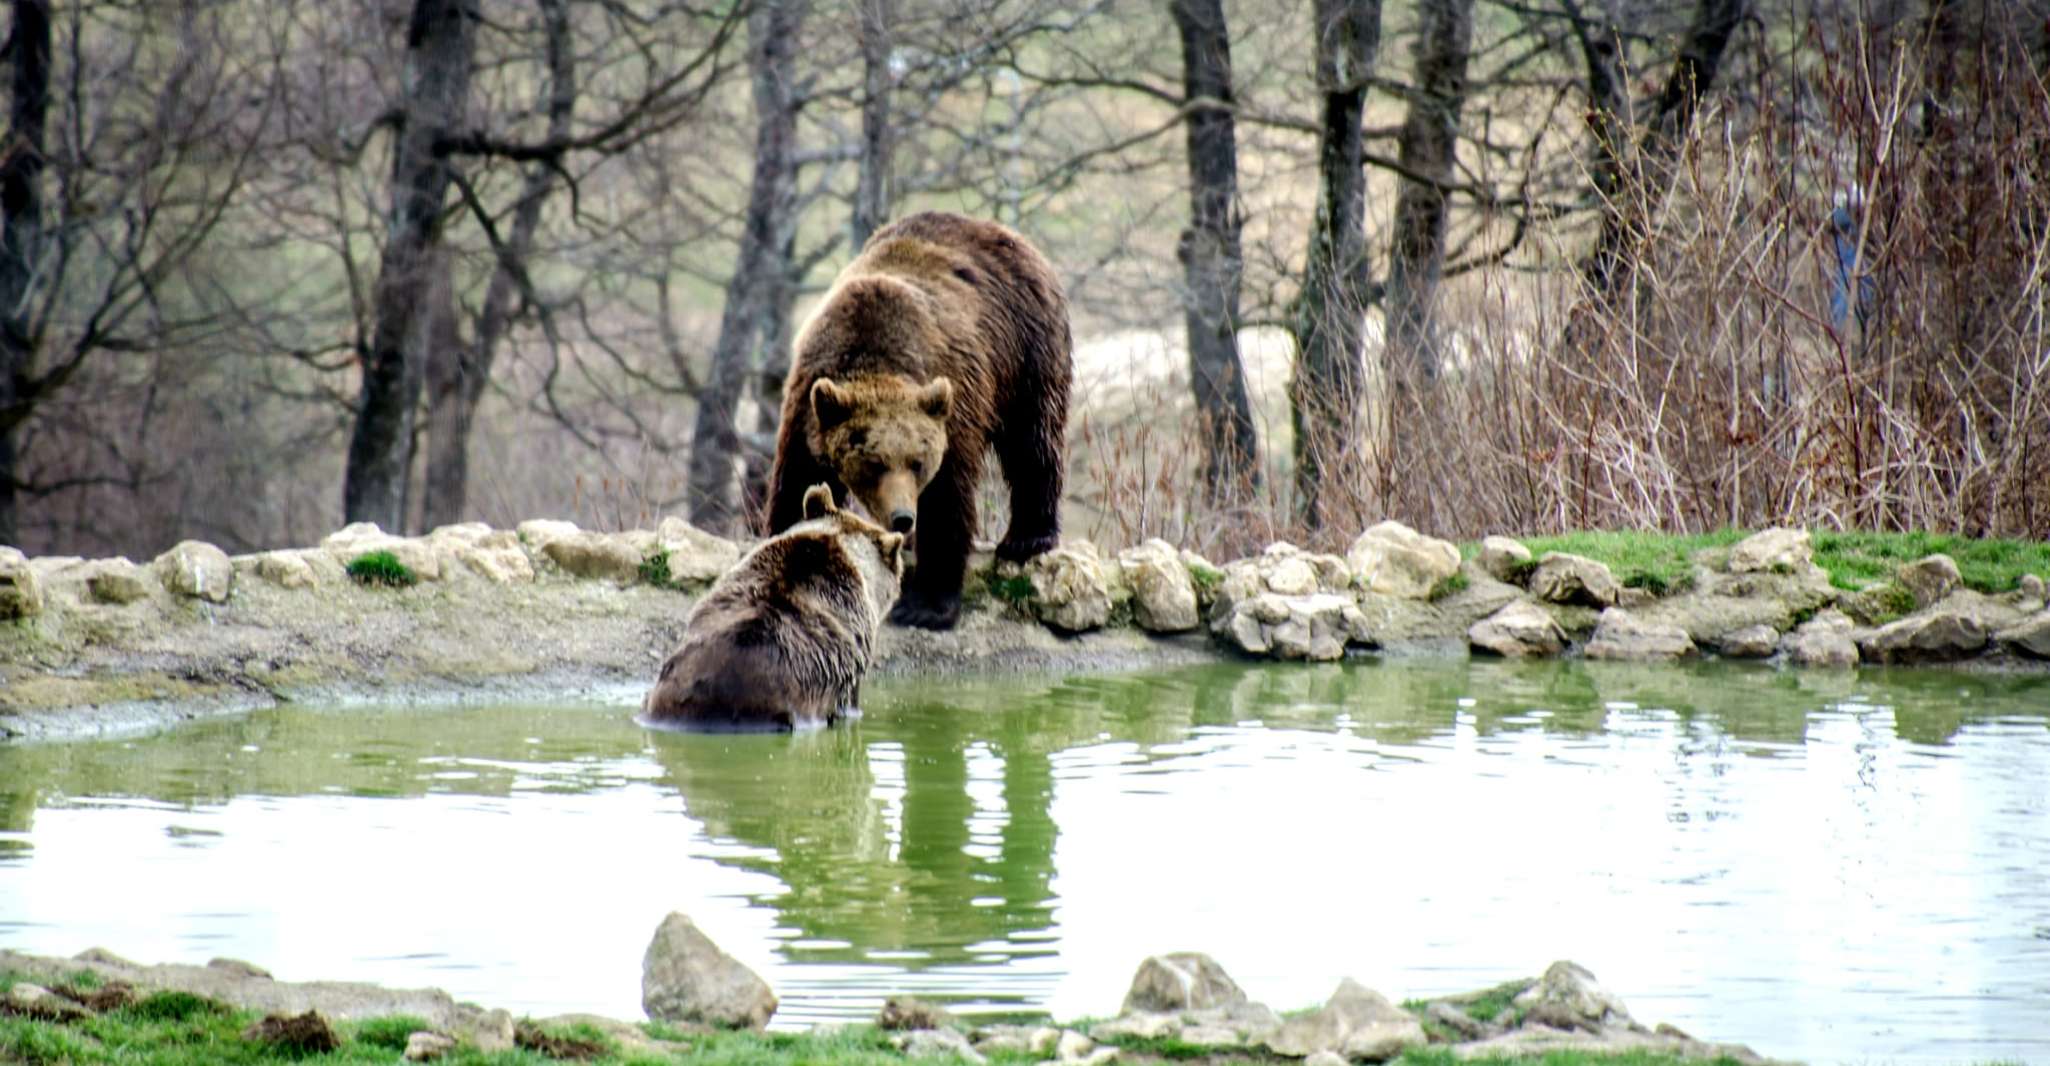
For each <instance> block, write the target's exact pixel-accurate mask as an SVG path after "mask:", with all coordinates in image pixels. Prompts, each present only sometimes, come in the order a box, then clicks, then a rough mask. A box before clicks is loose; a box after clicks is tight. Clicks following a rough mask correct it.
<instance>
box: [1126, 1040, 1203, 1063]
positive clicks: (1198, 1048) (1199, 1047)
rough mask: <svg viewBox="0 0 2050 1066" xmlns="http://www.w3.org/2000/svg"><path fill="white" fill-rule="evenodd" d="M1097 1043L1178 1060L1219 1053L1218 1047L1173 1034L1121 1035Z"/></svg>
mask: <svg viewBox="0 0 2050 1066" xmlns="http://www.w3.org/2000/svg"><path fill="white" fill-rule="evenodd" d="M1097 1043H1099V1044H1108V1045H1110V1046H1111V1047H1115V1048H1118V1049H1120V1050H1122V1051H1129V1052H1131V1053H1132V1054H1134V1055H1145V1056H1148V1057H1151V1058H1156V1059H1169V1060H1177V1061H1178V1060H1182V1059H1209V1058H1210V1057H1212V1056H1214V1055H1216V1054H1217V1049H1216V1048H1213V1047H1209V1046H1207V1045H1204V1044H1191V1043H1189V1042H1187V1041H1185V1040H1182V1039H1180V1038H1178V1037H1172V1036H1119V1037H1111V1038H1110V1039H1108V1040H1099V1041H1097ZM1122 1057H1123V1056H1120V1058H1122Z"/></svg>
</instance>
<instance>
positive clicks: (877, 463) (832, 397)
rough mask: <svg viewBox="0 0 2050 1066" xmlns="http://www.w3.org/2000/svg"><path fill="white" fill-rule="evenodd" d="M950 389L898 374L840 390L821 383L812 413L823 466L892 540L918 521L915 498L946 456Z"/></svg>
mask: <svg viewBox="0 0 2050 1066" xmlns="http://www.w3.org/2000/svg"><path fill="white" fill-rule="evenodd" d="M953 409H954V383H953V382H951V381H948V380H947V379H946V378H934V379H933V380H931V381H929V382H927V383H925V384H923V385H920V384H917V383H915V382H912V381H910V380H907V379H905V378H902V377H898V376H896V375H877V376H874V377H864V378H862V379H860V380H859V381H852V382H848V383H846V384H842V383H840V382H836V381H834V380H832V379H831V378H820V379H819V380H817V381H815V382H813V383H812V386H811V411H812V420H813V424H814V426H815V427H816V428H817V432H818V435H819V443H820V444H821V445H822V446H823V450H822V452H821V453H820V454H821V456H822V458H824V460H825V463H826V466H827V467H828V468H829V469H831V470H832V471H833V473H834V475H835V476H837V477H838V478H839V479H840V483H841V484H842V485H845V486H847V491H848V492H849V493H851V494H853V496H854V498H855V499H857V500H860V501H861V506H862V507H863V508H865V509H866V510H867V511H868V513H869V514H870V515H872V516H874V517H875V519H876V520H877V521H879V522H882V523H884V524H885V525H887V526H889V527H890V531H891V532H893V533H909V532H911V529H912V527H913V526H914V525H915V524H917V521H918V494H919V493H921V492H923V491H925V486H926V484H927V483H928V482H930V481H931V480H932V479H933V476H934V475H936V474H938V473H939V470H940V463H941V462H942V461H943V460H945V459H946V457H947V415H948V414H950V413H951V412H952V411H953Z"/></svg>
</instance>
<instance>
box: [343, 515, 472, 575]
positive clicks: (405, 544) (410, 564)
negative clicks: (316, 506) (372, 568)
mask: <svg viewBox="0 0 2050 1066" xmlns="http://www.w3.org/2000/svg"><path fill="white" fill-rule="evenodd" d="M442 543H446V541H444V542H442ZM320 548H321V550H322V551H324V552H326V553H327V554H328V555H329V556H330V557H332V558H333V559H334V560H335V561H336V562H338V563H340V564H342V566H343V567H344V568H345V569H346V568H347V567H348V565H349V564H350V563H352V562H355V561H356V560H357V559H359V558H361V557H363V556H365V555H368V554H369V553H371V552H390V553H391V554H392V557H393V558H395V559H397V560H398V561H399V565H401V566H404V567H405V568H406V569H408V570H411V571H412V572H413V576H414V577H417V578H419V579H420V580H422V581H440V580H441V549H440V545H439V544H437V543H436V542H435V541H433V540H431V539H428V538H423V537H395V536H392V535H391V534H389V533H386V532H385V531H384V530H382V529H379V528H378V526H377V523H375V522H351V523H350V524H348V525H346V526H343V527H342V528H340V529H338V530H335V531H334V532H333V533H330V534H328V535H327V536H326V537H325V538H323V539H322V540H321V542H320Z"/></svg>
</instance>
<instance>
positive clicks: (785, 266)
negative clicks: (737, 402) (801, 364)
mask: <svg viewBox="0 0 2050 1066" xmlns="http://www.w3.org/2000/svg"><path fill="white" fill-rule="evenodd" d="M796 222H797V220H796V218H794V217H786V218H785V219H784V226H783V244H782V250H781V251H780V252H779V253H778V254H777V259H776V264H775V267H774V270H775V275H776V286H775V289H774V291H773V292H772V293H771V294H770V296H769V299H768V306H767V308H766V309H765V310H764V312H763V315H762V358H761V367H760V369H759V370H757V371H756V373H755V409H756V410H757V411H759V412H761V418H762V422H761V427H760V431H759V432H757V433H756V434H755V440H754V443H753V444H752V445H750V446H749V447H747V448H746V449H744V450H745V452H746V454H747V462H746V464H745V466H744V470H743V473H742V475H741V476H742V493H743V498H744V499H745V500H746V502H747V506H748V508H749V511H748V514H747V515H746V518H747V520H748V521H749V522H750V523H752V525H753V526H754V527H757V528H760V527H766V526H767V525H768V521H769V513H768V506H769V473H770V471H771V470H772V469H774V467H775V461H776V435H777V433H778V432H779V431H780V430H781V429H782V427H781V426H780V425H778V424H777V422H776V420H777V419H779V418H781V417H782V413H783V379H785V378H787V377H789V376H790V343H791V340H792V333H793V330H792V328H791V326H792V323H791V312H792V311H793V310H795V308H796V306H797V283H798V280H799V279H798V277H797V269H796V266H795V265H794V264H795V260H796V257H797V232H796Z"/></svg>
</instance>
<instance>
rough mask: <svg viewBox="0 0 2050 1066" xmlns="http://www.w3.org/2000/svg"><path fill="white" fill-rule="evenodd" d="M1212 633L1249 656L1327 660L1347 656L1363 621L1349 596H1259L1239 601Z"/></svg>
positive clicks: (1362, 637) (1361, 637) (1363, 634)
mask: <svg viewBox="0 0 2050 1066" xmlns="http://www.w3.org/2000/svg"><path fill="white" fill-rule="evenodd" d="M1213 631H1214V632H1216V633H1217V635H1219V636H1220V637H1223V638H1224V640H1225V642H1226V643H1227V644H1230V645H1232V646H1234V647H1236V648H1238V649H1239V650H1240V651H1243V652H1246V653H1247V654H1249V655H1271V656H1273V657H1274V658H1277V659H1308V660H1312V661H1319V662H1329V661H1332V660H1336V659H1342V658H1344V657H1345V646H1346V644H1347V643H1348V642H1350V641H1359V642H1362V643H1364V642H1365V641H1366V639H1367V619H1366V615H1365V614H1363V613H1362V612H1361V611H1360V609H1359V605H1358V604H1356V603H1354V602H1353V600H1352V598H1351V597H1349V596H1343V595H1339V594H1337V593H1332V592H1313V593H1310V594H1308V595H1303V596H1283V595H1279V594H1277V593H1273V592H1263V593H1260V594H1258V595H1256V596H1253V597H1251V598H1250V599H1246V600H1242V601H1240V602H1239V603H1238V604H1237V605H1236V606H1235V607H1234V608H1233V611H1232V614H1231V616H1230V617H1228V618H1226V619H1225V620H1224V622H1223V624H1222V626H1221V628H1220V627H1218V626H1213Z"/></svg>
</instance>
